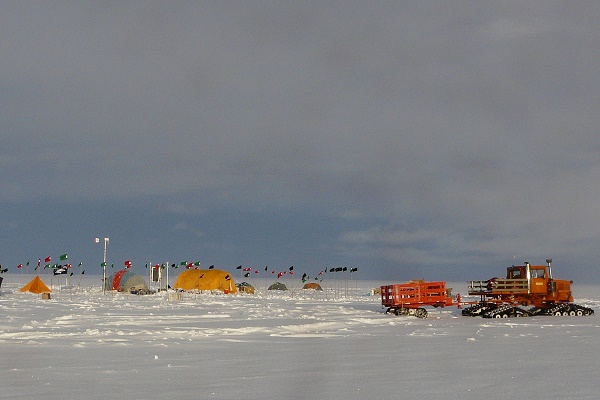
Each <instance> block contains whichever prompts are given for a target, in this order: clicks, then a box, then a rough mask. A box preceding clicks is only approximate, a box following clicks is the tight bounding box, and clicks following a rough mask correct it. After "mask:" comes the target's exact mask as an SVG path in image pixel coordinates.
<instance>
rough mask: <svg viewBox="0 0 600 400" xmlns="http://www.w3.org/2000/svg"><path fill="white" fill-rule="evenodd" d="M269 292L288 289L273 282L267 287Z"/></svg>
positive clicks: (279, 283)
mask: <svg viewBox="0 0 600 400" xmlns="http://www.w3.org/2000/svg"><path fill="white" fill-rule="evenodd" d="M269 290H288V288H287V286H285V285H284V284H283V283H281V282H275V283H274V284H272V285H271V286H269Z"/></svg>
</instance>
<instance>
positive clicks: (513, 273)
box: [462, 259, 594, 318]
mask: <svg viewBox="0 0 600 400" xmlns="http://www.w3.org/2000/svg"><path fill="white" fill-rule="evenodd" d="M546 263H547V265H530V264H529V263H527V262H526V263H525V265H518V266H514V265H513V266H512V267H509V268H507V271H506V278H505V279H503V278H492V279H489V280H487V281H470V282H469V295H472V296H479V297H480V301H479V302H478V303H476V304H475V305H473V306H471V307H468V308H465V309H464V310H463V311H462V315H467V316H482V317H486V318H508V317H530V316H534V315H571V316H575V315H592V314H593V313H594V310H593V309H591V308H588V307H584V306H580V305H578V304H574V303H573V295H572V293H571V283H573V282H572V281H567V280H560V279H554V278H552V260H551V259H548V260H546Z"/></svg>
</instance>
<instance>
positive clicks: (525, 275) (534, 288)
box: [506, 263, 549, 294]
mask: <svg viewBox="0 0 600 400" xmlns="http://www.w3.org/2000/svg"><path fill="white" fill-rule="evenodd" d="M548 275H549V274H548V268H547V267H546V266H545V265H530V264H529V263H525V265H517V266H514V265H513V266H512V267H509V268H507V270H506V279H522V280H524V281H526V282H527V292H528V293H531V294H546V293H547V292H548V278H549V276H548Z"/></svg>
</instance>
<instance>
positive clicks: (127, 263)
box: [125, 260, 131, 268]
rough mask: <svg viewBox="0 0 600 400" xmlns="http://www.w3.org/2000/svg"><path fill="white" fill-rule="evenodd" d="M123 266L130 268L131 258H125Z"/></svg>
mask: <svg viewBox="0 0 600 400" xmlns="http://www.w3.org/2000/svg"><path fill="white" fill-rule="evenodd" d="M125 268H131V260H125Z"/></svg>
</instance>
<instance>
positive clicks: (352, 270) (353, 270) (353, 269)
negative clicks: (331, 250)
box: [350, 267, 358, 272]
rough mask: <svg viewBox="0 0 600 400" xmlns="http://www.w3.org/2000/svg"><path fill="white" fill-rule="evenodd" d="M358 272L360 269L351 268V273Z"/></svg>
mask: <svg viewBox="0 0 600 400" xmlns="http://www.w3.org/2000/svg"><path fill="white" fill-rule="evenodd" d="M356 271H358V268H356V267H355V268H350V272H356Z"/></svg>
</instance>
